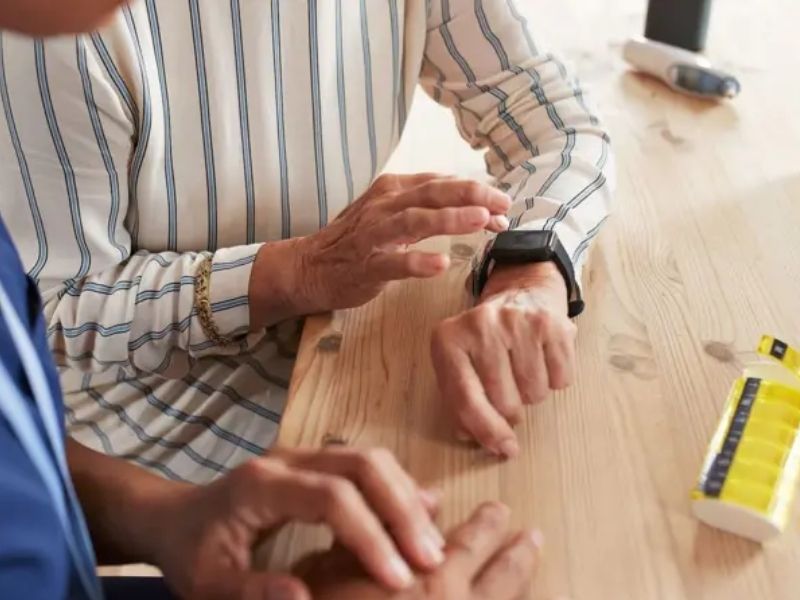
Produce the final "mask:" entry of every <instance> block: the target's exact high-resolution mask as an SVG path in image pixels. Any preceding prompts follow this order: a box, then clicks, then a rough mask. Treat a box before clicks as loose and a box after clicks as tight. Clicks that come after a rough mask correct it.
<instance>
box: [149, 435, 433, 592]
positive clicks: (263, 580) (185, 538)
mask: <svg viewBox="0 0 800 600" xmlns="http://www.w3.org/2000/svg"><path fill="white" fill-rule="evenodd" d="M436 502H437V501H436V499H435V497H434V496H432V495H431V493H430V492H427V491H424V490H422V489H421V488H419V487H418V486H417V484H416V483H415V482H414V481H413V480H412V479H411V477H410V476H409V475H408V474H407V473H406V472H405V471H404V470H403V469H402V467H400V465H399V464H398V463H397V461H396V460H395V458H394V457H393V455H392V454H391V453H389V452H388V451H385V450H363V451H362V450H355V449H346V448H330V449H325V450H322V451H319V452H312V451H296V450H292V451H276V452H275V453H274V454H273V455H271V456H270V457H268V458H259V459H255V460H252V461H251V462H249V463H247V464H245V465H244V466H242V467H239V468H238V469H236V470H234V471H232V472H231V473H230V474H229V475H227V476H225V477H223V478H221V479H219V480H217V481H215V482H214V483H212V484H210V485H207V486H200V487H187V488H182V491H181V493H180V494H179V495H177V496H175V497H174V499H173V500H172V501H171V504H169V505H168V506H167V507H166V508H165V509H164V511H162V512H163V515H162V519H163V521H162V522H163V529H164V531H162V532H161V540H162V541H161V544H160V550H159V554H158V556H157V564H158V566H159V567H160V568H161V569H162V571H163V572H164V575H165V577H166V578H167V581H168V582H169V584H170V586H171V587H172V589H173V590H175V591H176V592H177V593H178V595H179V596H180V597H182V598H191V599H192V600H251V599H253V600H254V599H259V600H261V599H272V598H290V599H298V600H308V599H309V598H310V596H309V595H308V591H307V589H306V587H305V585H304V584H303V583H302V582H301V581H299V580H297V579H295V578H292V577H289V576H286V575H279V574H270V573H261V572H255V571H252V570H251V569H252V565H251V551H252V548H253V546H254V544H255V543H256V542H257V541H258V540H259V539H260V538H261V537H263V535H265V534H268V533H270V532H272V531H274V530H276V529H277V528H279V527H280V526H281V525H283V524H284V523H286V522H287V521H291V520H297V521H302V522H308V523H317V522H322V523H325V524H327V525H328V526H330V528H331V529H332V530H333V534H334V536H335V538H336V540H337V541H338V543H340V544H341V545H343V546H344V547H345V548H347V549H348V550H349V551H350V552H352V553H353V554H354V555H355V556H357V557H358V560H359V561H360V562H361V564H362V565H363V567H364V568H365V569H366V570H367V572H368V573H369V574H370V575H371V576H372V577H374V578H375V579H376V580H377V581H378V582H380V583H381V584H382V585H385V586H387V587H388V588H390V589H395V590H399V589H403V588H405V587H408V586H409V585H411V584H412V583H413V575H412V569H418V570H419V569H421V570H429V569H432V568H434V567H436V566H437V565H438V564H440V563H441V561H442V560H443V558H444V557H443V554H442V547H443V545H444V539H443V538H442V536H441V534H440V533H439V531H438V529H437V528H436V526H435V525H434V523H433V521H432V519H431V516H430V514H431V511H432V510H433V509H434V505H435V504H436ZM281 594H283V595H281Z"/></svg>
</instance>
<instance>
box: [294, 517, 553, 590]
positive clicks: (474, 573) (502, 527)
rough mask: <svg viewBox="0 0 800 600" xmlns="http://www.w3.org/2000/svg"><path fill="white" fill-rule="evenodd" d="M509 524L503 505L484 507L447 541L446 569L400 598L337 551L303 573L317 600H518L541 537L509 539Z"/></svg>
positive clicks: (530, 535) (317, 559) (422, 579)
mask: <svg viewBox="0 0 800 600" xmlns="http://www.w3.org/2000/svg"><path fill="white" fill-rule="evenodd" d="M508 518H509V512H508V509H507V508H506V507H505V506H503V505H500V504H494V503H491V504H485V505H483V506H481V507H480V508H479V509H478V510H476V511H475V513H474V514H473V515H472V517H471V518H470V519H469V520H468V521H467V522H465V523H464V524H462V525H461V526H459V527H457V528H456V529H454V530H453V531H452V532H451V533H450V534H449V535H448V538H447V547H446V550H445V552H446V554H447V558H446V559H445V562H444V564H442V566H441V567H439V568H438V569H436V570H435V571H433V572H431V573H428V574H424V575H421V576H420V577H419V579H418V580H417V583H416V585H414V587H412V588H411V589H408V590H404V591H401V592H388V591H386V590H385V589H383V588H381V587H380V586H377V585H375V584H374V583H373V582H372V581H370V580H369V578H367V577H365V576H364V575H363V574H359V570H358V569H357V565H355V564H354V563H353V561H351V560H349V559H348V556H347V555H346V553H344V552H341V551H336V550H334V551H333V552H331V553H328V554H327V555H323V556H322V557H314V558H312V559H310V560H309V561H307V562H306V564H305V565H302V566H301V573H302V576H303V578H304V579H305V580H306V582H307V584H308V585H309V586H310V587H311V590H312V591H313V593H314V598H315V599H316V600H356V599H358V600H518V599H519V598H520V597H521V596H522V595H523V594H524V593H525V592H526V591H527V590H528V589H529V587H530V583H531V579H532V577H533V572H534V569H535V566H536V561H537V558H538V553H539V550H540V548H541V544H542V537H541V534H540V533H538V532H535V531H529V532H518V533H514V534H510V532H509V530H508ZM289 600H294V598H290V599H289Z"/></svg>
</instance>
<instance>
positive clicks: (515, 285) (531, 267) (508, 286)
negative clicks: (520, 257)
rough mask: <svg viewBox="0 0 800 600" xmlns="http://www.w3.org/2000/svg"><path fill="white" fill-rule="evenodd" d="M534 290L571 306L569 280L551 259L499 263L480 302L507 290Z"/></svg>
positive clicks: (564, 309) (566, 307) (565, 310)
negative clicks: (509, 263)
mask: <svg viewBox="0 0 800 600" xmlns="http://www.w3.org/2000/svg"><path fill="white" fill-rule="evenodd" d="M522 290H531V291H533V290H535V291H536V292H537V293H539V294H545V295H547V296H548V297H549V298H550V299H551V300H552V301H553V302H554V303H556V304H557V305H558V306H559V307H563V311H564V313H565V314H566V313H567V310H568V300H569V298H568V294H569V291H568V289H567V283H566V281H564V276H563V275H562V274H561V271H560V270H559V268H558V266H556V264H555V263H554V262H552V261H547V262H540V263H528V264H521V265H497V266H496V267H495V268H494V270H493V271H492V274H491V276H490V277H489V280H488V281H487V282H486V287H484V289H483V292H482V293H481V297H480V302H486V301H487V300H489V299H490V298H493V297H495V296H498V295H500V294H504V293H508V292H519V291H522Z"/></svg>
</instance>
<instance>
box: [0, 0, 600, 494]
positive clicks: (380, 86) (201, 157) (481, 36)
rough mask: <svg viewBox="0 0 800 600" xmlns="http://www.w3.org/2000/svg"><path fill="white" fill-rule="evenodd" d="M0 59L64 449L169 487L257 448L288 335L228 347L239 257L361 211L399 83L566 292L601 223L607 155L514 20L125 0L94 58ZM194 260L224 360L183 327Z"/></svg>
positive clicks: (7, 183) (236, 322)
mask: <svg viewBox="0 0 800 600" xmlns="http://www.w3.org/2000/svg"><path fill="white" fill-rule="evenodd" d="M0 36H1V37H0V67H1V68H0V103H1V104H2V118H3V119H4V124H2V125H0V173H1V174H2V175H1V176H0V209H1V210H2V214H3V217H4V218H5V219H6V221H7V222H8V225H9V229H10V230H11V232H12V235H13V236H14V238H15V241H16V243H17V244H18V245H19V248H20V251H21V254H22V256H23V259H24V261H25V264H26V268H27V269H28V270H29V273H30V274H31V275H32V276H33V277H34V278H36V279H37V280H38V282H39V285H40V287H41V289H42V291H43V293H44V296H45V299H46V314H47V318H48V320H49V336H50V344H51V347H52V348H53V351H54V353H55V357H56V360H57V361H58V363H59V365H60V366H61V371H62V383H63V385H64V388H65V392H66V394H67V405H68V417H69V425H70V429H71V433H72V434H73V435H74V436H76V437H77V438H78V439H79V440H80V441H81V442H83V443H85V444H87V445H89V446H92V447H94V448H97V449H99V450H102V451H105V452H107V453H109V454H114V455H119V456H124V457H128V458H131V459H132V460H136V461H138V462H139V463H141V464H143V465H145V466H147V467H148V468H151V469H154V470H157V471H159V472H161V473H163V474H165V475H167V476H169V477H176V478H183V479H189V480H193V481H206V480H209V479H211V478H213V477H214V476H215V475H216V474H218V473H219V472H222V471H224V470H226V469H228V468H230V467H232V466H234V465H235V464H237V463H239V462H241V461H242V460H244V459H246V458H247V457H248V456H249V455H251V454H253V453H259V452H261V451H263V450H264V449H265V448H267V447H268V446H269V445H270V444H271V443H272V441H273V439H274V437H275V433H276V430H277V423H278V421H279V418H280V414H281V411H282V408H283V404H284V400H285V385H286V380H287V378H288V374H289V372H290V369H291V364H292V361H291V352H289V351H287V349H286V346H287V345H288V341H287V339H288V337H291V335H293V334H295V333H296V331H297V328H296V325H295V324H293V323H287V324H285V325H284V326H283V329H287V328H288V329H290V330H291V331H289V332H288V333H287V332H285V331H277V330H276V331H272V332H268V333H265V332H255V333H253V332H249V306H248V296H247V293H248V283H249V277H250V270H251V266H252V261H253V258H254V256H255V254H256V252H257V251H258V249H259V247H260V243H263V242H265V241H269V240H276V239H281V238H286V237H290V236H299V235H306V234H309V233H312V232H314V231H317V230H318V229H319V228H320V227H323V226H324V225H325V224H326V223H327V222H328V221H329V220H330V219H332V218H334V217H335V216H336V215H337V214H338V213H339V211H340V210H341V209H342V208H344V207H345V206H346V205H347V203H348V202H349V201H351V200H352V199H353V198H354V197H357V196H359V195H360V194H362V193H363V192H364V191H365V190H366V189H367V187H368V186H369V184H370V182H371V181H372V180H373V179H374V177H375V175H376V174H377V173H378V172H379V171H380V170H381V169H382V167H383V165H384V164H385V163H386V161H387V159H388V157H389V156H390V154H391V152H392V151H393V149H394V148H395V147H396V145H397V142H398V139H399V136H400V133H401V131H402V129H403V126H404V123H405V119H406V115H407V112H408V109H409V108H410V103H411V97H412V95H413V93H414V90H415V88H416V86H417V85H418V84H422V86H423V87H424V88H425V89H426V90H427V91H428V92H429V93H430V94H431V95H432V96H433V97H434V98H435V99H436V100H437V101H439V102H441V103H442V104H444V105H446V106H449V107H451V108H452V109H453V113H454V115H455V118H456V119H457V123H458V126H459V129H460V131H461V132H462V134H463V136H464V137H465V139H466V140H467V141H468V142H469V143H470V144H472V145H473V146H474V147H476V148H483V149H485V150H486V160H487V166H488V169H489V171H490V173H491V174H492V175H493V176H495V177H496V178H497V179H498V180H499V182H500V185H502V186H503V187H504V189H507V190H508V191H509V193H511V194H512V195H513V196H514V198H515V199H516V204H515V206H514V208H513V212H512V217H513V220H512V222H513V224H514V226H515V227H526V228H555V229H556V230H557V231H558V232H559V235H560V237H561V239H562V241H563V242H564V244H565V245H566V247H567V248H568V249H569V251H570V252H571V253H572V255H573V258H574V260H575V262H576V264H577V268H578V270H580V266H581V264H582V263H583V259H584V257H585V251H586V249H587V248H588V247H589V242H590V240H591V238H592V237H593V236H594V235H595V234H596V233H597V232H598V231H599V229H600V227H599V226H600V223H601V222H602V221H603V219H604V218H605V216H606V213H607V206H608V202H609V199H610V195H611V189H610V188H611V184H610V182H609V179H610V172H611V170H612V169H611V165H610V155H609V151H608V136H607V135H606V133H605V131H604V129H603V128H602V127H601V126H600V124H599V122H598V119H597V117H596V116H594V115H593V114H592V112H591V111H590V109H589V108H588V107H587V104H586V102H585V100H584V95H583V92H582V90H581V89H580V87H579V86H578V84H577V82H576V80H575V79H573V78H572V77H571V76H570V75H569V73H568V72H567V71H566V69H565V68H564V66H563V65H562V63H561V62H560V61H559V60H558V59H557V58H555V57H554V56H552V55H550V54H548V53H545V52H543V51H542V50H541V49H540V48H539V47H538V46H537V45H536V44H535V42H534V39H535V38H534V36H533V34H532V32H531V30H530V28H529V27H528V23H527V20H526V17H525V16H524V15H523V14H522V12H520V10H519V9H518V8H517V7H516V6H515V5H514V3H513V2H512V0H429V1H426V0H228V1H223V0H136V1H134V2H133V3H132V4H131V5H130V6H129V7H126V8H124V9H122V10H120V12H119V14H118V15H117V16H116V17H115V18H114V20H113V21H112V22H111V23H109V24H108V26H107V27H106V28H105V29H103V30H102V31H100V32H98V33H96V34H93V35H88V36H81V37H78V38H71V37H64V38H56V39H51V40H47V41H40V40H38V41H37V40H30V39H26V38H23V37H20V36H16V35H13V34H10V33H8V32H2V34H0ZM208 253H214V254H213V264H214V270H213V275H212V278H211V295H212V302H213V309H214V313H215V319H216V321H217V323H218V325H219V327H220V330H221V331H222V333H223V334H226V335H228V336H235V337H237V338H238V339H239V340H240V343H239V344H238V345H236V346H235V347H226V348H220V347H218V346H216V345H215V344H214V343H213V342H212V341H211V340H209V339H208V337H207V336H206V335H205V333H204V332H203V330H202V328H201V326H200V324H199V322H198V319H197V318H196V314H195V312H194V309H193V295H194V274H195V271H196V269H197V267H198V265H199V263H200V262H201V260H202V259H203V258H204V256H207V255H208ZM290 334H291V335H290ZM287 336H288V337H287Z"/></svg>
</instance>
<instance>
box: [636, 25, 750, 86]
mask: <svg viewBox="0 0 800 600" xmlns="http://www.w3.org/2000/svg"><path fill="white" fill-rule="evenodd" d="M622 54H623V57H624V58H625V60H626V61H628V62H629V63H630V64H631V65H633V66H634V67H635V68H636V69H638V70H640V71H642V72H644V73H648V74H650V75H653V76H654V77H658V78H659V79H661V80H662V81H663V82H664V83H666V84H667V85H668V86H669V87H671V88H672V89H674V90H676V91H678V92H682V93H685V94H690V95H692V96H698V97H701V98H708V99H721V98H734V97H735V96H737V95H738V94H739V92H740V91H741V87H742V86H741V84H740V83H739V80H738V79H736V77H734V76H733V75H731V74H729V73H725V72H724V71H720V70H718V69H715V68H713V67H712V66H711V63H710V62H709V60H708V59H707V58H706V57H704V56H702V55H700V54H697V53H695V52H690V51H689V50H684V49H683V48H678V47H676V46H670V45H669V44H664V43H661V42H656V41H654V40H649V39H647V38H643V37H638V38H631V39H630V40H628V41H627V42H626V43H625V46H624V47H623V50H622Z"/></svg>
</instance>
